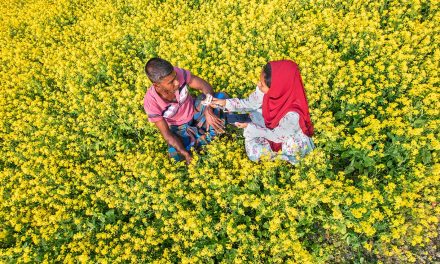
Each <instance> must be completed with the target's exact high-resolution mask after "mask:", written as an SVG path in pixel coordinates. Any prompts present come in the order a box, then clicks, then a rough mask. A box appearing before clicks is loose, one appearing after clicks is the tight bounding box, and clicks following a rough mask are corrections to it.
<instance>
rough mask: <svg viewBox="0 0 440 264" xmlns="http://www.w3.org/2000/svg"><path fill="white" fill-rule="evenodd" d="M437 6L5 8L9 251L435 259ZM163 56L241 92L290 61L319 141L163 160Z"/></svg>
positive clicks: (0, 217) (81, 2)
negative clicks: (305, 148) (288, 153)
mask: <svg viewBox="0 0 440 264" xmlns="http://www.w3.org/2000/svg"><path fill="white" fill-rule="evenodd" d="M439 7H440V2H439V1H438V0H432V1H418V0H413V1H395V0H381V1H361V0H335V1H327V0H325V1H323V0H319V1H311V0H310V1H307V0H297V1H289V0H260V1H256V0H246V1H232V0H220V1H211V0H207V1H201V0H193V1H189V0H176V1H170V0H162V1H160V0H138V1H136V0H125V1H123V0H112V1H103V0H96V1H85V0H57V1H54V0H34V1H28V0H6V1H2V3H1V4H0V13H1V16H0V47H1V48H0V80H1V86H0V87H1V93H0V201H1V203H0V262H2V263H54V262H57V263H59V262H63V263H435V262H436V261H440V256H439V253H438V252H439V248H438V247H439V244H440V238H439V219H440V206H439V202H440V201H439V200H440V195H439V193H440V192H439V189H440V177H439V176H440V164H439V151H440V139H439V134H440V129H439V127H440V118H439V116H440V112H439V111H440V89H439V84H440V78H439V62H440V48H439V47H440V37H439V36H440V34H439V32H440V16H439ZM155 56H160V57H162V58H164V59H167V60H169V61H170V62H171V63H172V64H173V65H176V66H178V67H181V68H185V69H188V70H190V71H191V73H192V74H194V75H197V76H199V77H201V78H203V79H205V80H207V81H208V82H209V83H210V84H211V85H212V86H213V88H214V90H215V91H224V92H227V93H228V94H229V95H230V96H233V97H244V96H247V95H249V94H250V93H251V92H252V91H254V90H255V85H256V83H257V82H258V78H259V73H260V71H261V68H262V66H263V65H264V64H266V62H268V61H270V60H279V59H291V60H294V61H295V62H296V63H297V64H298V65H299V67H300V70H301V75H302V78H303V81H304V86H305V89H306V93H307V98H308V102H309V107H310V114H311V119H312V121H313V123H314V126H315V135H314V137H313V140H314V143H315V145H316V146H317V148H316V149H315V150H314V151H313V152H312V153H310V154H309V155H307V156H306V157H305V158H303V159H302V160H301V162H300V163H299V164H297V165H295V166H294V165H291V164H289V163H287V162H285V161H280V160H276V161H270V160H263V161H261V162H259V163H255V162H252V161H250V160H249V159H248V158H247V156H246V152H245V148H244V138H243V136H242V130H240V129H237V128H234V127H228V129H227V133H226V134H225V135H222V136H220V137H217V138H216V139H215V140H214V141H213V142H212V143H211V144H210V145H208V146H207V147H206V148H204V149H203V150H202V151H200V152H198V153H195V154H194V159H193V161H192V163H191V164H190V165H189V166H186V165H185V164H184V163H183V162H179V163H176V162H174V161H172V160H170V159H169V158H168V156H167V144H166V142H165V141H164V140H163V138H162V136H161V135H160V133H159V131H158V130H157V129H156V127H155V125H154V124H153V123H149V122H148V121H147V115H146V114H145V112H144V109H143V97H144V94H145V92H146V90H147V89H148V87H149V86H150V85H151V83H150V82H149V80H148V78H147V77H146V75H145V73H144V69H143V67H144V65H145V63H146V62H147V61H148V59H149V58H151V57H155ZM196 94H197V93H194V95H196Z"/></svg>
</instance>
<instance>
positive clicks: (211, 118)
mask: <svg viewBox="0 0 440 264" xmlns="http://www.w3.org/2000/svg"><path fill="white" fill-rule="evenodd" d="M205 118H206V130H209V126H212V127H213V128H214V130H215V132H216V133H223V132H225V130H224V128H225V127H224V125H223V121H222V120H221V119H220V118H219V117H217V116H216V115H215V114H214V112H212V108H211V107H210V106H207V107H206V108H205Z"/></svg>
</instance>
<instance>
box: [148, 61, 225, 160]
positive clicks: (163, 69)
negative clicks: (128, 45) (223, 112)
mask: <svg viewBox="0 0 440 264" xmlns="http://www.w3.org/2000/svg"><path fill="white" fill-rule="evenodd" d="M145 73H146V74H147V76H148V78H149V79H150V81H151V82H152V83H153V85H152V86H151V87H150V88H149V89H148V90H147V92H146V94H145V97H144V109H145V112H146V113H147V115H148V121H150V122H153V123H154V124H155V125H156V127H157V128H158V129H159V131H160V133H161V134H162V136H163V138H164V139H165V141H166V142H167V143H168V152H169V155H170V157H172V158H174V159H175V160H177V161H179V160H182V157H183V158H184V159H185V161H186V163H187V164H189V163H190V161H191V153H190V149H191V147H196V148H197V147H200V146H202V145H205V144H207V143H209V142H210V141H211V139H212V137H213V136H215V135H216V133H222V132H224V121H223V120H222V119H220V118H219V117H218V116H217V115H219V113H220V111H219V110H217V109H216V110H213V109H212V108H211V107H210V106H209V105H208V106H202V105H201V104H200V100H194V98H192V96H191V95H190V94H189V92H188V87H191V88H194V89H196V90H200V91H201V92H202V93H203V94H205V95H208V94H210V95H212V96H214V97H217V98H226V95H225V94H224V93H216V94H214V91H213V89H212V87H211V85H210V84H209V83H208V82H206V81H205V80H203V79H202V78H199V77H197V76H195V75H192V74H191V73H190V72H189V71H188V70H185V69H181V68H178V67H173V65H171V63H169V62H168V61H166V60H164V59H161V58H152V59H150V60H149V61H148V62H147V63H146V65H145ZM216 114H217V115H216Z"/></svg>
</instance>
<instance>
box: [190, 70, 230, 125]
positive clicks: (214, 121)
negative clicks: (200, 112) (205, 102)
mask: <svg viewBox="0 0 440 264" xmlns="http://www.w3.org/2000/svg"><path fill="white" fill-rule="evenodd" d="M188 85H189V87H191V88H194V89H196V90H200V91H202V93H204V94H211V95H214V90H213V89H212V86H211V85H210V84H209V83H208V82H207V81H205V80H203V79H202V78H200V77H198V76H195V75H192V76H191V80H190V81H189V82H188ZM205 118H206V128H207V129H209V126H212V127H213V128H214V130H215V131H216V132H220V133H221V132H224V125H223V122H222V120H221V119H220V118H218V117H217V116H216V115H215V114H214V112H213V111H212V108H211V107H210V106H209V107H205Z"/></svg>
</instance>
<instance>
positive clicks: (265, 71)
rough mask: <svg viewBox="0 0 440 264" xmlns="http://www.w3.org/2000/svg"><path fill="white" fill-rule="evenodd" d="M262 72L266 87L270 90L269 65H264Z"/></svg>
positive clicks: (270, 76) (270, 73)
mask: <svg viewBox="0 0 440 264" xmlns="http://www.w3.org/2000/svg"><path fill="white" fill-rule="evenodd" d="M263 72H264V81H265V82H266V85H267V87H269V88H270V84H271V82H272V67H270V63H267V64H266V65H264V67H263Z"/></svg>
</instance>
